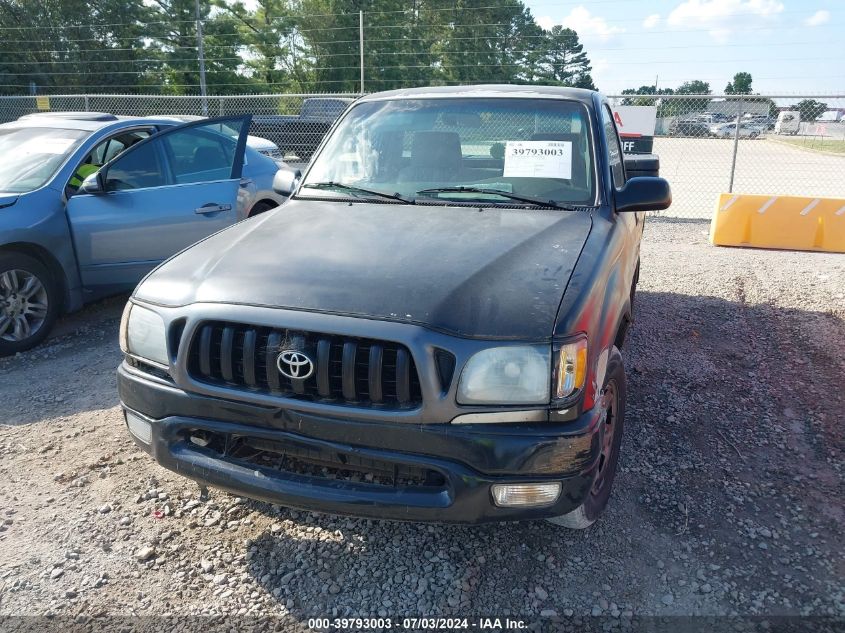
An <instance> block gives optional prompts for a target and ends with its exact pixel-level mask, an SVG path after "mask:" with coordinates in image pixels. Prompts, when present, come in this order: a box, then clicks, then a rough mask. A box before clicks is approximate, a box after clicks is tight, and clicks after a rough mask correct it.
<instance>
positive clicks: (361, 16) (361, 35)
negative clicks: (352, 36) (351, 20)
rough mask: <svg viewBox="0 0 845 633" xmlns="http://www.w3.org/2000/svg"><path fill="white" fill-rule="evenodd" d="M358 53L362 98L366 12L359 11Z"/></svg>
mask: <svg viewBox="0 0 845 633" xmlns="http://www.w3.org/2000/svg"><path fill="white" fill-rule="evenodd" d="M358 52H359V54H360V57H361V96H362V97H363V96H364V12H363V11H358Z"/></svg>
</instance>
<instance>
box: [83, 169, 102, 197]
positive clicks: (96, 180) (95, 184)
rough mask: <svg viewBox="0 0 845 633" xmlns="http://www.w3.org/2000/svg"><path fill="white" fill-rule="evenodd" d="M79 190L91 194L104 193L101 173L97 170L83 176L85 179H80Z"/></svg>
mask: <svg viewBox="0 0 845 633" xmlns="http://www.w3.org/2000/svg"><path fill="white" fill-rule="evenodd" d="M79 191H80V192H82V193H90V194H93V195H98V194H101V193H105V192H106V185H105V181H104V179H103V175H102V174H101V173H100V172H99V171H98V172H95V173H93V174H90V175H89V176H87V177H86V178H85V180H83V181H82V184H81V185H80V186H79Z"/></svg>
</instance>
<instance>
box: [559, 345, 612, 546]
mask: <svg viewBox="0 0 845 633" xmlns="http://www.w3.org/2000/svg"><path fill="white" fill-rule="evenodd" d="M596 406H601V407H602V408H603V409H604V411H603V414H602V416H603V420H602V422H601V425H602V433H601V456H600V457H599V463H598V466H597V472H596V474H595V478H594V479H593V485H592V487H591V488H590V492H589V493H588V494H587V498H586V499H585V500H584V503H582V504H581V505H580V506H578V507H577V508H575V509H574V510H572V511H571V512H568V513H567V514H563V515H561V516H558V517H552V518H550V519H548V521H549V522H551V523H554V524H556V525H562V526H563V527H567V528H570V529H573V530H583V529H586V528H588V527H590V526H591V525H592V524H593V523H595V522H596V519H598V518H599V517H600V516H601V514H602V513H603V512H604V510H605V508H606V507H607V502H608V501H609V499H610V492H611V489H612V488H613V480H614V478H615V477H616V468H617V466H618V464H619V449H620V447H621V445H622V433H623V430H624V426H625V367H624V365H623V363H622V353H621V352H620V351H619V349H618V348H617V347H615V346H614V347H613V348H612V349H611V351H610V357H609V358H608V359H607V371H606V373H605V378H604V385H603V386H602V390H601V397H600V399H599V401H598V402H597V404H596Z"/></svg>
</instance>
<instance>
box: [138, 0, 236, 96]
mask: <svg viewBox="0 0 845 633" xmlns="http://www.w3.org/2000/svg"><path fill="white" fill-rule="evenodd" d="M150 7H151V8H152V9H153V22H152V23H151V24H150V25H149V27H148V28H147V29H146V34H147V38H148V40H150V41H152V42H154V45H155V47H156V49H157V52H156V55H155V56H156V57H157V59H158V60H159V63H158V64H157V65H156V72H155V73H153V75H152V76H151V77H149V78H148V80H149V83H152V85H159V86H160V87H161V90H162V91H163V92H166V93H170V94H196V93H198V92H199V91H200V73H199V60H198V50H197V26H196V9H195V2H194V0H151V1H150ZM211 9H212V7H211V5H210V4H209V2H208V1H207V0H201V2H200V19H201V21H202V24H203V47H204V55H205V69H206V83H207V87H208V93H209V94H237V93H240V92H243V91H244V90H245V89H246V88H248V87H249V86H250V84H251V83H252V81H251V79H250V78H249V77H247V76H244V75H243V74H242V73H240V72H238V67H239V65H240V64H241V63H242V59H241V57H240V55H239V49H240V47H241V40H242V35H241V34H240V33H238V31H237V28H236V24H235V22H234V19H233V18H232V16H231V15H229V14H227V13H215V14H212V11H211Z"/></svg>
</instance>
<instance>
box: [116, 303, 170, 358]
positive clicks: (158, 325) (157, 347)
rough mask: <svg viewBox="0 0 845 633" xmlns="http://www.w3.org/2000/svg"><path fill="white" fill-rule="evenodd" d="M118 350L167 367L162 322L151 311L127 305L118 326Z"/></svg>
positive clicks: (165, 341) (165, 338) (165, 340)
mask: <svg viewBox="0 0 845 633" xmlns="http://www.w3.org/2000/svg"><path fill="white" fill-rule="evenodd" d="M120 348H121V349H122V350H123V351H124V353H126V354H132V355H133V356H138V357H139V358H143V359H144V360H149V361H152V362H154V363H158V364H159V365H164V366H165V367H167V365H168V358H167V337H166V335H165V332H164V321H162V319H161V317H160V316H159V315H157V314H156V313H155V312H153V311H152V310H148V309H147V308H142V307H141V306H139V305H133V304H132V303H130V304H128V305H127V306H126V309H125V310H124V311H123V319H122V320H121V324H120Z"/></svg>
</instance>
